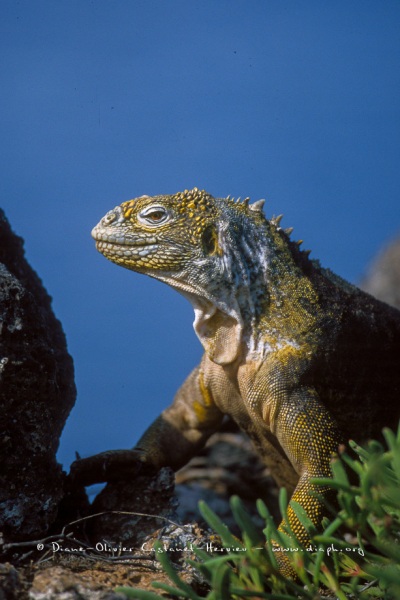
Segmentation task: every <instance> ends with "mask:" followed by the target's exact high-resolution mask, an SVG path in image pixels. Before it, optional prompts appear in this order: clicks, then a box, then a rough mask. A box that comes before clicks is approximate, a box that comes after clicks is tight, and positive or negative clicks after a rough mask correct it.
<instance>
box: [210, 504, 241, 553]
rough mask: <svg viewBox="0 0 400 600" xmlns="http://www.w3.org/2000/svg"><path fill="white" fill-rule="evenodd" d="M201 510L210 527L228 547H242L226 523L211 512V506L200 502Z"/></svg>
mask: <svg viewBox="0 0 400 600" xmlns="http://www.w3.org/2000/svg"><path fill="white" fill-rule="evenodd" d="M199 510H200V513H201V515H202V517H203V518H204V519H205V521H207V523H208V524H209V526H210V527H211V528H212V529H213V530H214V531H215V532H216V533H217V534H218V535H219V536H220V538H221V540H222V542H223V544H224V545H226V546H228V547H232V546H234V547H236V546H239V545H241V542H240V541H239V540H238V539H237V538H235V536H233V535H232V533H231V532H230V531H229V529H228V527H227V526H226V525H225V523H223V522H222V521H221V519H220V518H219V517H218V516H217V515H216V514H215V512H214V511H212V510H211V508H210V507H209V506H207V504H206V503H205V502H204V501H203V500H200V502H199ZM242 545H243V544H242Z"/></svg>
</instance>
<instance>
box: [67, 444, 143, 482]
mask: <svg viewBox="0 0 400 600" xmlns="http://www.w3.org/2000/svg"><path fill="white" fill-rule="evenodd" d="M145 463H146V459H145V455H144V453H143V451H142V450H140V449H139V448H134V449H132V450H107V451H106V452H100V454H95V455H94V456H89V457H88V458H82V459H78V460H76V461H74V462H73V463H72V465H71V468H70V473H69V475H68V478H69V481H70V485H71V487H73V488H74V487H78V486H82V485H85V486H86V485H92V484H93V483H104V482H110V481H117V480H119V479H124V480H125V481H127V480H129V479H130V478H131V477H135V476H136V475H137V474H138V473H139V471H140V470H141V469H142V467H143V466H144V464H145Z"/></svg>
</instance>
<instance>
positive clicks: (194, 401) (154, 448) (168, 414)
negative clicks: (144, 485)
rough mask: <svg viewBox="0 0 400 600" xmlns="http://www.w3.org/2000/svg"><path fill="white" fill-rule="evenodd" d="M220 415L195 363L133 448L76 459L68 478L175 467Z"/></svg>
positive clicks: (78, 480)
mask: <svg viewBox="0 0 400 600" xmlns="http://www.w3.org/2000/svg"><path fill="white" fill-rule="evenodd" d="M222 419H223V414H222V413H221V411H220V410H219V409H218V408H217V406H216V405H215V404H214V401H213V399H212V397H211V395H210V393H209V392H208V390H206V388H205V386H204V383H203V374H202V371H201V368H200V367H197V368H196V369H194V371H192V373H191V374H190V375H189V377H188V378H187V379H186V381H185V382H184V383H183V385H182V386H181V388H180V389H179V390H178V392H177V394H176V395H175V398H174V401H173V403H172V404H171V405H170V406H169V407H168V408H166V409H165V410H164V411H163V412H162V413H161V415H160V416H159V417H158V418H157V419H156V420H155V421H154V422H153V423H152V425H150V427H149V428H148V429H147V431H146V432H145V433H144V434H143V436H142V437H141V438H140V440H139V442H138V443H137V445H136V446H135V448H133V449H132V450H109V451H107V452H102V453H100V454H96V455H95V456H91V457H89V458H84V459H80V460H77V461H75V462H74V463H73V464H72V465H71V471H70V479H71V481H72V483H73V484H75V485H78V484H80V485H91V484H93V483H100V482H105V481H107V482H109V481H115V480H118V479H126V478H127V477H134V476H135V475H136V474H137V473H138V471H139V470H140V469H141V468H147V469H154V470H157V469H160V468H161V467H164V466H169V467H172V468H173V469H174V470H177V469H179V468H180V467H182V466H183V465H184V464H186V463H187V462H188V460H189V459H190V458H191V457H192V456H194V455H195V454H196V453H197V452H198V451H199V450H200V449H201V448H202V446H203V445H204V444H205V442H206V441H207V439H208V438H209V437H210V435H211V434H212V433H214V432H215V431H216V430H217V429H218V428H219V426H220V424H221V422H222Z"/></svg>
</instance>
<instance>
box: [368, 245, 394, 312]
mask: <svg viewBox="0 0 400 600" xmlns="http://www.w3.org/2000/svg"><path fill="white" fill-rule="evenodd" d="M360 287H361V288H362V289H363V290H365V291H366V292H368V293H369V294H372V295H373V296H375V297H376V298H379V300H383V302H386V303H387V304H391V305H392V306H394V307H396V308H398V309H400V237H397V238H395V239H394V240H392V241H391V242H389V243H388V244H387V245H386V246H385V247H384V248H383V249H382V250H381V251H380V253H379V254H378V256H377V257H376V258H375V260H374V261H373V262H372V263H371V265H370V267H369V268H368V271H367V274H366V276H365V277H364V279H363V280H362V281H361V284H360Z"/></svg>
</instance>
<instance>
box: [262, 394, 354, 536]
mask: <svg viewBox="0 0 400 600" xmlns="http://www.w3.org/2000/svg"><path fill="white" fill-rule="evenodd" d="M272 428H273V430H274V433H275V435H276V437H277V439H278V440H279V443H280V444H281V446H282V448H283V450H284V451H285V453H286V454H287V456H288V458H289V459H290V461H291V463H292V465H293V466H294V468H295V469H296V471H297V473H298V474H299V476H300V478H299V481H298V484H297V486H296V488H295V490H294V493H293V495H292V498H291V500H294V501H296V502H298V503H299V504H300V505H301V506H302V507H303V508H304V510H305V511H306V513H307V515H308V516H309V518H310V519H311V521H312V522H313V523H314V524H315V525H316V526H320V524H321V520H322V517H323V516H324V515H325V514H326V512H327V509H326V506H325V504H324V502H323V500H322V498H321V496H322V497H325V498H327V497H329V496H330V495H331V494H332V493H333V490H332V488H329V487H321V486H316V485H314V484H312V483H311V481H310V480H311V479H313V478H315V477H331V467H330V462H331V458H332V455H333V454H334V453H336V452H337V451H338V447H339V445H340V444H341V443H342V442H343V439H342V436H341V434H340V432H339V430H338V427H337V425H336V423H335V421H334V419H333V418H332V416H331V415H330V414H329V412H328V411H327V410H326V409H325V408H324V406H323V405H322V403H321V402H320V400H319V399H318V394H317V392H316V391H315V390H314V389H313V388H308V387H301V388H299V389H297V390H296V391H293V392H292V393H290V394H288V396H287V398H286V400H284V401H281V402H280V407H279V410H277V411H276V416H275V422H274V423H273V424H272ZM315 494H318V496H320V497H317V496H316V495H315ZM287 515H288V521H289V524H290V527H291V529H292V530H293V531H294V533H295V534H296V536H297V538H298V540H299V541H300V542H301V543H303V544H307V543H308V541H309V538H308V535H307V532H306V531H305V529H304V528H303V526H302V525H301V523H300V521H299V520H298V518H297V517H296V515H295V513H294V511H293V508H291V506H290V505H289V507H288V513H287ZM280 529H284V521H283V522H282V523H281V525H280Z"/></svg>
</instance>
